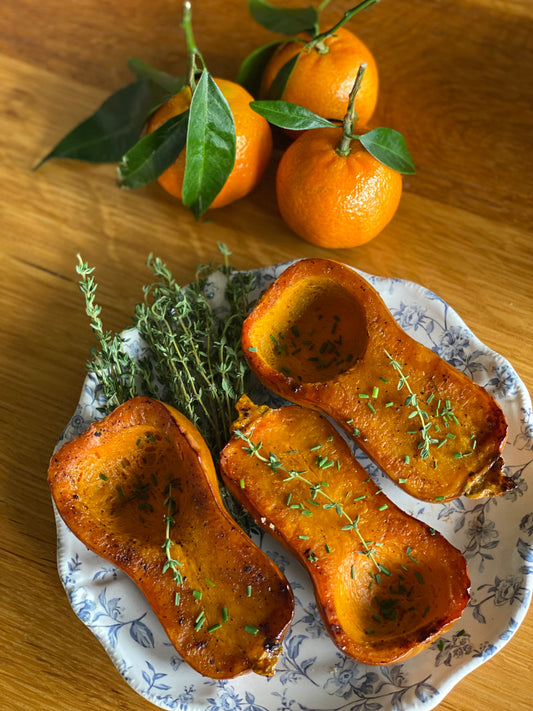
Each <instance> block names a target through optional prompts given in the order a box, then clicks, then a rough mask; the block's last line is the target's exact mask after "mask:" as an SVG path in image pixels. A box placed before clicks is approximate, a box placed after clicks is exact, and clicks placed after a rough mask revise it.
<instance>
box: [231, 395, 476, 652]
mask: <svg viewBox="0 0 533 711" xmlns="http://www.w3.org/2000/svg"><path fill="white" fill-rule="evenodd" d="M237 407H238V410H239V413H240V414H239V418H238V419H237V420H236V422H235V423H234V427H235V430H236V431H237V432H238V434H237V435H234V436H233V437H232V439H231V440H230V442H229V443H228V444H227V445H226V447H225V448H224V449H223V451H222V454H221V472H222V477H223V479H224V481H225V483H226V485H227V486H228V488H229V489H230V491H231V492H232V494H233V495H234V496H235V498H237V499H238V500H239V501H240V502H241V503H242V504H243V505H244V506H245V507H246V508H247V509H248V511H249V512H250V513H251V515H252V516H253V517H254V518H255V520H256V521H257V523H258V524H259V525H261V526H262V527H263V528H264V529H265V530H267V531H268V532H269V533H270V534H271V535H272V536H274V537H275V538H277V539H278V540H279V541H280V542H281V543H282V544H283V545H284V546H285V547H286V548H287V549H288V550H289V551H290V552H291V553H292V554H293V555H295V556H296V557H297V559H298V560H299V561H300V563H301V564H302V565H303V566H304V568H305V569H306V570H307V572H308V573H309V575H310V577H311V580H312V583H313V587H314V592H315V597H316V601H317V605H318V609H319V610H320V613H321V616H322V619H323V621H324V624H325V626H326V628H327V630H328V632H329V634H330V636H331V638H332V640H333V642H334V643H335V645H336V646H337V647H338V648H339V649H340V650H341V651H342V652H344V653H345V654H346V655H348V656H350V657H352V658H353V659H355V660H357V661H358V662H361V663H363V664H369V665H386V664H392V663H395V662H399V661H403V660H406V659H408V658H410V657H412V656H414V655H416V654H418V653H419V652H421V651H422V650H423V649H425V648H426V647H427V646H428V645H429V644H431V643H432V642H433V641H434V640H435V639H437V638H438V637H439V636H440V635H442V634H443V633H444V632H445V631H446V630H448V629H449V628H450V627H451V626H452V625H453V624H455V622H456V621H457V620H458V619H459V618H460V617H461V614H462V612H463V610H464V608H465V607H466V605H467V603H468V601H469V591H468V589H469V585H470V580H469V575H468V570H467V566H466V562H465V559H464V557H463V555H462V554H461V553H460V551H459V550H457V549H456V548H455V547H454V546H452V545H451V544H450V543H449V542H448V541H447V540H446V539H445V538H444V537H443V536H442V535H441V534H440V533H438V532H437V531H434V530H433V529H431V528H430V527H429V526H427V525H426V524H424V523H422V522H421V521H418V520H416V519H414V518H412V517H411V516H409V515H408V514H406V513H405V512H403V511H401V510H400V509H399V508H398V507H397V506H396V505H395V504H394V503H393V502H392V501H390V500H388V499H387V498H386V497H385V495H384V494H383V493H382V492H381V491H380V490H379V489H378V488H377V486H376V485H375V483H374V482H373V481H372V480H371V479H370V477H368V475H367V473H366V472H365V470H364V469H363V468H362V467H361V466H360V465H359V463H358V462H357V460H356V459H355V457H354V456H353V453H352V452H351V450H350V448H349V446H348V445H347V443H346V442H345V440H344V439H343V438H342V436H341V435H340V433H339V432H337V430H336V429H335V428H334V427H333V425H332V424H331V423H330V422H329V421H328V420H327V419H326V418H325V417H323V416H322V415H320V414H319V413H317V412H315V411H312V410H308V409H305V408H301V407H299V406H297V405H286V406H283V407H280V408H278V409H275V410H271V409H269V408H268V407H265V406H261V407H257V406H255V405H254V404H253V403H252V402H251V401H250V400H249V399H248V398H247V397H246V396H243V397H242V398H241V400H240V401H239V403H238V405H237ZM242 434H244V435H245V436H247V437H249V440H251V441H252V442H253V443H254V444H257V443H259V442H261V443H262V447H261V450H260V451H261V452H264V454H265V455H267V456H268V453H270V452H272V453H273V454H274V455H275V456H276V457H277V459H278V460H279V461H281V462H282V463H283V465H284V467H285V469H286V470H287V469H288V470H291V469H292V470H296V471H300V472H301V471H305V472H307V473H306V475H305V476H306V477H307V478H308V479H310V480H311V481H312V482H315V483H318V482H323V481H324V480H325V482H326V483H327V488H324V489H323V490H324V491H327V494H328V495H329V496H330V497H331V498H332V499H333V500H335V501H341V502H342V505H343V508H344V510H345V511H346V512H347V513H348V514H349V515H350V516H351V518H352V520H355V518H356V517H357V516H358V517H359V519H358V528H359V531H360V532H361V535H362V536H363V538H364V540H366V541H368V540H370V541H375V542H377V543H378V545H377V546H374V547H373V554H374V556H375V559H374V561H372V560H370V558H369V556H368V555H364V554H362V552H361V548H362V544H361V540H360V539H359V538H358V537H357V536H356V535H355V534H354V532H353V530H342V526H343V524H345V523H346V519H343V518H339V516H338V515H337V512H336V511H335V509H333V510H331V508H329V509H325V508H324V506H323V504H324V502H325V501H326V499H324V498H320V496H317V497H316V498H315V499H314V501H315V505H314V506H313V505H312V501H311V500H310V487H309V486H308V485H306V484H304V483H302V482H301V481H295V480H290V481H288V480H287V473H286V470H285V471H283V470H281V469H280V470H278V471H276V472H274V471H273V470H272V468H271V467H269V466H268V465H267V464H265V463H264V462H262V461H261V460H259V459H258V458H257V457H256V456H252V455H250V454H249V453H248V452H246V450H245V449H244V448H243V447H245V446H246V445H245V443H244V442H243V438H242V436H241V435H242ZM320 443H321V444H322V446H321V447H320V449H319V450H316V449H315V446H316V445H317V444H320ZM317 453H319V454H320V456H324V455H325V456H327V458H328V459H330V460H331V461H335V462H337V461H338V462H339V465H336V466H331V467H328V468H326V469H321V468H320V467H319V466H317V464H316V462H315V458H316V457H317ZM241 480H243V481H244V486H242V484H241ZM347 492H350V493H349V496H348V495H347ZM289 494H291V496H290V499H289V498H288V496H289ZM289 501H290V504H288V502H289ZM298 502H305V505H306V506H307V508H308V509H309V510H310V511H311V512H312V513H311V514H310V515H302V512H301V510H300V509H299V508H298V507H297V505H296V504H298ZM308 502H309V503H308ZM291 504H295V505H294V506H291ZM316 504H320V505H316ZM384 507H385V508H384ZM326 546H327V547H328V549H326ZM376 562H378V563H382V564H383V565H384V567H385V569H386V570H387V571H388V573H383V572H381V573H380V571H379V570H378V569H377V568H376V567H375V563H376ZM376 573H377V574H378V575H376ZM380 600H381V602H379V601H380ZM391 601H393V602H391Z"/></svg>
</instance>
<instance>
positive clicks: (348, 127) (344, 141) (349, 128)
mask: <svg viewBox="0 0 533 711" xmlns="http://www.w3.org/2000/svg"><path fill="white" fill-rule="evenodd" d="M365 70H366V63H365V62H362V63H361V64H360V66H359V69H358V71H357V76H356V77H355V81H354V83H353V87H352V90H351V92H350V98H349V100H348V110H347V111H346V115H345V117H344V120H343V122H342V138H341V140H340V141H339V145H338V146H337V148H336V149H335V150H336V152H337V154H338V155H339V156H347V155H348V154H349V153H350V145H351V142H352V139H353V138H354V135H353V127H354V123H355V121H356V114H355V97H356V96H357V92H358V91H359V87H360V86H361V82H362V81H363V76H364V73H365Z"/></svg>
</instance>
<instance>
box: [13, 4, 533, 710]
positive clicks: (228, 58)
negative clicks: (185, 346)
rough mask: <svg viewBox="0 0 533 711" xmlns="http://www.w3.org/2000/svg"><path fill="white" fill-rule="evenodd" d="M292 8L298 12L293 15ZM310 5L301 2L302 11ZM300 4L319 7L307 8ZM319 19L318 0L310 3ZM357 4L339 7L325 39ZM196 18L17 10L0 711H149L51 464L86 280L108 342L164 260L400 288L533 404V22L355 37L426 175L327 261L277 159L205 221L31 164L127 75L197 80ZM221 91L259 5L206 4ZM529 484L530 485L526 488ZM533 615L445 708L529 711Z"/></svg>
mask: <svg viewBox="0 0 533 711" xmlns="http://www.w3.org/2000/svg"><path fill="white" fill-rule="evenodd" d="M286 4H289V2H287V3H286ZM297 4H298V3H297V0H293V1H292V5H293V6H296V5H297ZM299 4H302V3H299ZM304 4H305V3H304ZM348 7H350V2H348V1H346V0H332V2H331V6H330V7H329V8H328V9H327V10H326V11H325V20H329V19H333V18H337V17H338V16H339V15H340V13H341V11H344V10H345V9H347V8H348ZM180 15H181V2H180V1H179V0H164V1H163V0H149V1H148V0H144V2H141V1H140V0H129V1H128V2H126V0H118V1H117V2H104V0H76V2H74V0H46V2H37V0H3V2H2V3H1V4H0V151H1V157H2V159H1V161H0V185H1V189H0V221H1V232H0V242H1V245H2V259H1V262H0V284H1V287H0V289H1V295H2V296H1V298H2V308H1V310H0V332H1V345H0V377H1V398H2V408H1V414H0V417H1V420H2V426H1V428H0V432H1V435H0V436H1V446H0V466H1V479H0V484H1V490H0V505H1V510H0V515H1V522H2V523H1V530H2V535H1V541H0V566H1V567H0V708H1V709H6V711H8V710H9V711H13V710H18V709H28V708H33V709H39V711H47V710H52V709H53V710H54V711H63V709H64V710H65V711H66V710H67V709H68V710H69V711H72V710H76V711H89V710H91V711H94V709H98V710H99V711H117V710H118V709H129V710H130V711H133V710H135V711H137V710H139V711H141V710H142V711H147V710H148V709H149V708H153V707H152V706H151V705H150V704H149V702H148V701H145V700H144V699H143V698H142V697H140V696H138V695H137V694H136V693H135V692H134V691H132V690H131V689H130V688H129V686H128V685H127V684H126V683H125V682H124V681H122V679H121V677H120V676H119V674H118V672H117V671H116V670H115V668H114V666H113V664H112V663H111V662H110V661H109V659H108V657H107V655H106V654H105V653H104V651H103V650H102V648H101V647H100V645H99V643H98V642H97V640H96V639H95V638H94V637H93V635H92V634H91V633H90V632H89V631H88V630H87V629H86V628H85V627H84V626H83V625H82V624H81V623H80V622H79V621H78V620H77V618H76V617H75V616H74V614H73V612H72V611H71V608H70V607H69V604H68V601H67V599H66V596H65V594H64V591H63V589H62V587H61V585H60V582H59V579H58V575H57V569H56V560H55V556H56V540H55V537H56V533H55V525H54V520H53V514H52V507H51V503H50V497H49V492H48V488H47V484H46V469H47V465H48V459H49V457H50V455H51V452H52V449H53V447H54V444H55V442H56V440H57V438H58V437H59V435H60V433H61V430H62V428H63V427H64V425H65V424H66V423H67V422H68V420H69V419H70V417H71V415H72V413H73V411H74V408H75V406H76V403H77V401H78V396H79V393H80V389H81V385H82V380H83V377H84V373H85V365H84V364H85V360H86V358H87V356H88V351H89V348H90V346H91V345H92V343H93V340H92V335H91V332H90V329H89V325H88V321H87V319H86V317H85V314H84V311H83V303H82V297H81V295H80V293H79V291H78V287H77V279H76V274H75V264H76V254H77V253H78V252H80V253H81V254H82V255H83V257H84V259H85V260H87V261H88V262H89V263H90V264H92V265H93V266H94V267H95V268H96V277H97V281H98V283H99V284H100V287H99V301H100V303H101V304H102V306H103V317H104V321H105V324H106V326H107V327H108V328H110V329H115V330H117V329H118V330H120V329H122V328H123V327H124V326H127V325H129V323H130V317H131V315H132V313H133V308H134V305H135V304H136V303H137V301H138V300H139V299H140V298H141V287H142V285H143V284H144V283H146V281H147V280H148V279H149V273H148V270H147V268H146V266H145V261H146V257H147V255H148V253H149V252H150V251H153V252H154V253H155V254H156V255H158V256H160V257H161V258H162V259H164V260H165V261H166V262H167V264H168V265H169V267H170V268H171V270H172V271H173V273H174V276H175V277H176V278H177V279H178V281H180V282H181V283H187V282H188V281H190V279H191V278H192V277H193V274H194V271H195V268H196V266H197V265H198V264H200V263H205V262H208V261H209V260H211V259H212V258H216V257H217V249H216V243H217V241H218V240H221V241H223V242H225V243H226V244H227V245H228V247H229V248H230V249H231V250H232V252H233V256H232V263H233V265H234V266H235V267H237V268H255V267H261V266H264V265H270V264H273V263H277V262H282V261H285V260H288V259H292V258H298V257H304V256H323V257H332V258H334V259H339V260H341V261H344V262H346V263H348V264H351V265H353V266H355V267H358V268H361V269H363V270H365V271H367V272H370V273H373V274H378V275H383V276H387V277H401V278H403V279H408V280H412V281H415V282H418V283H420V284H423V285H424V286H426V287H429V288H430V289H431V290H433V291H435V292H437V293H438V294H439V295H440V296H441V297H443V298H444V299H445V300H446V301H447V302H448V303H449V304H450V305H451V306H452V307H453V308H454V309H455V310H456V311H457V312H458V313H459V314H460V315H461V316H462V317H463V318H464V320H465V321H466V322H467V324H468V325H469V327H470V328H471V329H472V330H473V331H474V333H475V334H476V335H477V336H478V337H479V338H480V339H481V340H482V341H483V342H484V343H485V344H487V345H488V346H489V347H491V348H493V349H495V350H496V351H498V352H499V353H501V354H502V355H503V356H505V357H506V358H507V359H508V360H509V361H510V362H511V363H512V364H513V366H514V367H515V368H516V370H517V371H518V373H519V375H520V377H521V378H522V379H523V381H524V383H525V384H526V386H527V387H528V389H529V391H530V392H532V391H533V365H532V363H533V360H532V358H531V353H532V351H533V338H532V331H533V328H532V327H533V319H532V296H533V239H532V233H531V226H532V224H533V200H532V198H533V170H532V163H531V156H532V155H533V102H532V94H531V88H532V85H531V77H532V76H533V4H532V3H531V0H382V2H381V3H380V4H379V5H377V6H375V7H374V8H373V9H372V10H370V11H369V12H366V13H364V14H363V15H362V16H359V17H358V18H357V19H356V20H353V21H352V22H351V23H350V25H349V26H350V28H351V29H352V30H353V31H356V32H357V33H358V34H359V35H360V36H361V37H362V39H364V40H365V41H366V42H367V44H368V45H369V46H370V48H371V49H372V50H373V52H374V54H375V56H376V59H377V62H378V65H379V68H380V73H381V94H380V101H379V106H378V112H377V116H376V119H377V121H378V123H381V124H382V125H389V126H392V127H394V128H396V129H398V130H399V131H401V132H402V133H403V134H404V136H405V138H406V141H407V144H408V146H409V148H410V149H411V152H412V155H413V158H414V161H415V164H416V166H417V174H416V176H412V177H408V178H406V179H405V181H404V188H405V189H404V194H403V197H402V201H401V205H400V209H399V211H398V213H397V214H396V216H395V218H394V220H393V222H392V223H391V224H390V225H389V227H388V228H387V229H386V230H385V231H384V232H383V233H382V234H381V235H380V236H379V237H377V238H376V239H375V240H374V241H372V242H370V243H369V244H367V245H366V246H363V247H360V248H355V249H344V250H337V251H335V250H322V249H320V248H315V247H312V246H310V245H308V244H307V243H306V242H304V241H302V240H301V239H299V238H298V237H297V236H296V235H294V234H293V233H291V231H290V230H289V229H288V228H287V227H286V226H285V225H284V223H283V222H282V220H281V218H280V216H279V214H278V212H277V209H276V206H275V195H274V188H273V185H274V182H273V179H274V174H275V164H276V160H277V157H278V156H277V155H276V156H275V157H274V159H273V162H272V164H271V167H270V169H269V171H268V172H267V175H266V176H265V179H264V180H263V182H262V184H261V185H260V187H259V188H258V189H257V190H256V191H255V192H254V193H253V194H252V195H250V196H248V197H247V198H245V199H243V200H241V201H240V202H238V203H235V204H234V205H231V206H229V207H227V208H223V209H220V210H218V211H217V210H215V211H212V212H211V213H210V214H209V219H208V220H206V221H204V222H200V223H198V222H196V221H195V220H194V218H193V217H192V215H191V214H190V213H189V212H188V211H187V210H186V209H184V208H183V207H182V206H181V205H180V204H178V203H177V201H175V200H174V199H172V198H171V197H169V196H167V195H166V194H164V193H163V191H162V190H161V189H160V188H159V186H158V185H156V184H152V185H150V186H148V187H146V188H143V189H140V190H138V191H133V192H132V191H121V190H119V189H118V188H117V187H116V186H115V168H114V167H113V166H89V165H87V164H79V163H73V162H67V161H56V162H50V163H48V164H46V165H45V166H44V167H43V168H41V169H40V170H39V171H37V172H34V171H32V167H33V166H34V165H35V163H36V162H37V161H38V160H39V159H40V158H42V157H43V155H44V154H45V153H46V152H47V151H48V150H49V149H50V148H51V147H52V146H53V145H54V144H55V143H56V142H57V141H58V140H59V139H60V138H61V137H62V136H63V135H64V134H65V133H66V132H67V131H68V130H70V129H71V128H72V127H73V126H74V125H75V124H76V123H78V122H79V121H80V120H81V119H82V118H85V117H86V116H87V115H88V114H89V113H91V112H92V111H93V110H94V109H95V108H96V107H97V106H98V105H99V103H100V102H101V101H102V100H103V99H104V98H105V97H106V96H107V95H108V94H109V93H110V92H111V91H112V90H115V89H117V88H119V87H121V86H123V85H125V84H126V83H128V82H129V81H130V79H131V75H130V74H129V72H128V70H127V69H126V60H127V58H128V57H129V56H135V57H138V58H141V59H144V60H146V61H148V62H150V63H152V64H153V65H155V66H157V67H159V68H161V69H164V70H167V71H169V72H171V73H177V74H180V73H183V72H184V71H185V69H186V56H185V48H184V42H183V36H182V33H181V30H180V24H179V23H180ZM194 26H195V34H196V39H197V42H198V44H199V46H200V48H201V49H202V51H203V54H204V56H205V59H206V61H207V64H208V66H209V68H210V69H211V72H212V73H213V74H215V75H218V76H225V77H227V78H233V79H234V78H235V77H236V73H237V69H238V66H239V64H240V62H241V60H242V59H243V58H244V57H245V56H246V55H247V54H248V52H249V51H251V50H252V49H253V48H255V47H257V46H258V45H260V44H263V43H264V42H267V41H269V40H271V39H273V37H274V36H273V35H272V34H271V33H269V32H267V31H266V30H265V29H263V28H261V27H259V26H258V25H257V24H255V23H254V21H253V20H252V19H251V17H250V15H249V14H248V10H247V6H246V3H245V0H196V2H195V3H194ZM530 486H531V483H530ZM532 639H533V611H530V612H529V614H528V616H527V617H526V620H525V622H524V624H523V625H522V626H521V627H520V629H519V630H518V631H517V633H516V634H515V635H514V637H513V638H512V639H511V640H510V641H509V643H508V644H507V645H506V646H505V648H504V649H503V650H502V651H501V652H500V653H499V654H497V655H496V656H495V657H494V658H492V659H490V660H489V661H488V662H487V663H485V664H484V665H482V666H481V667H480V668H478V669H477V670H476V671H474V672H473V673H471V674H470V675H469V676H468V677H466V678H465V679H464V680H462V681H461V682H460V683H459V684H458V685H457V686H456V687H455V688H454V689H453V690H452V691H451V692H450V693H449V695H448V696H447V697H445V698H444V699H443V700H442V701H441V703H440V705H439V707H438V708H439V711H467V709H468V711H471V710H472V709H474V710H476V709H483V708H487V709H488V708H490V709H491V711H504V710H505V711H507V710H509V709H513V711H518V710H524V711H525V710H526V709H531V708H533V694H532V691H531V682H532V679H533V677H532V662H531V659H532V658H533V641H532Z"/></svg>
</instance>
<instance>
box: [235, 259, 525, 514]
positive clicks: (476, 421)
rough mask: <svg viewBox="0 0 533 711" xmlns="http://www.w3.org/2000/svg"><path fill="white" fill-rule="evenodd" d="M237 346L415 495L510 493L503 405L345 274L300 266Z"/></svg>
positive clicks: (274, 383) (329, 265)
mask: <svg viewBox="0 0 533 711" xmlns="http://www.w3.org/2000/svg"><path fill="white" fill-rule="evenodd" d="M242 344H243V349H244V353H245V355H246V358H247V360H248V363H249V365H250V368H251V369H252V371H253V372H254V373H255V374H256V376H257V377H258V378H259V380H260V381H261V382H262V383H263V384H264V385H265V386H266V387H267V388H269V389H270V390H272V391H273V392H275V393H276V394H277V395H281V396H282V397H283V398H285V399H286V400H289V401H291V402H294V403H297V404H300V405H303V406H305V407H308V408H312V409H315V410H319V411H321V412H322V413H324V414H326V415H328V416H330V417H331V418H333V419H334V420H335V421H336V422H337V423H338V425H339V426H340V427H342V428H343V430H344V431H345V432H346V433H347V434H348V435H349V436H350V437H352V438H353V439H354V440H355V442H356V443H357V444H358V446H359V447H360V448H361V449H362V450H363V451H364V452H366V454H367V455H368V456H369V457H370V458H371V459H373V460H374V462H375V463H376V464H378V465H379V466H380V467H381V468H382V470H383V471H384V472H385V473H386V474H387V475H388V476H389V477H390V478H391V479H392V480H393V481H395V482H396V483H397V484H398V485H399V486H401V487H402V488H403V489H404V490H405V491H406V492H408V493H409V494H411V495H412V496H415V497H417V498H419V499H423V500H427V501H435V500H438V501H448V500H451V499H454V498H457V497H459V496H461V495H463V494H464V495H465V496H469V497H472V498H476V497H480V496H496V495H498V494H501V493H502V492H504V491H507V490H508V489H510V488H513V486H514V482H513V480H512V479H511V478H509V477H507V476H505V475H504V474H503V472H502V467H503V460H502V456H501V452H502V448H503V445H504V443H505V440H506V437H507V423H506V420H505V416H504V414H503V412H502V410H501V408H500V407H499V405H498V404H497V403H496V401H495V400H494V399H493V398H492V396H491V395H490V394H489V393H488V392H487V391H486V390H485V389H484V388H482V387H481V386H479V385H477V384H476V383H474V382H473V381H472V380H471V379H470V378H468V377H467V376H466V375H464V374H463V373H461V372H459V371H458V370H457V369H456V368H454V367H453V366H452V365H450V364H449V363H447V362H446V361H444V360H443V359H442V358H440V357H439V356H438V355H437V354H436V353H435V352H434V351H432V350H430V349H429V348H426V347H425V346H423V345H422V344H420V343H419V342H417V341H415V340H414V339H413V338H411V337H410V336H409V335H408V334H406V333H405V331H403V329H402V328H400V326H399V325H398V324H397V322H396V321H395V320H394V318H393V316H392V315H391V313H390V311H389V309H388V308H387V306H386V304H385V303H384V301H383V299H382V298H381V297H380V295H379V294H378V292H377V291H376V290H375V289H374V288H373V287H372V286H371V284H369V283H368V281H366V280H365V279H363V278H362V277H361V276H359V275H358V274H357V273H356V272H355V271H354V270H352V269H350V268H349V267H347V266H345V265H343V264H340V263H338V262H335V261H331V260H327V259H304V260H301V261H298V262H295V263H294V264H293V265H291V266H290V267H289V268H288V269H287V270H286V271H284V272H283V273H282V274H281V275H280V277H279V278H278V279H277V280H276V281H275V282H273V283H272V284H271V286H270V287H269V288H268V289H267V290H266V292H265V293H264V295H263V297H262V298H261V299H260V301H259V303H258V304H257V306H256V307H255V308H254V309H253V311H252V313H251V314H250V315H249V316H248V318H247V319H246V320H245V322H244V326H243V333H242Z"/></svg>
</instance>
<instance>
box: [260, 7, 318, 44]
mask: <svg viewBox="0 0 533 711" xmlns="http://www.w3.org/2000/svg"><path fill="white" fill-rule="evenodd" d="M248 8H249V10H250V12H251V14H252V17H253V18H254V20H255V21H256V22H258V23H259V24H260V25H263V27H266V28H267V30H270V31H271V32H279V33H280V34H282V35H297V34H298V33H299V32H306V31H308V32H311V33H312V34H313V35H314V34H316V32H317V31H318V13H317V11H316V10H315V8H314V7H301V8H298V7H290V8H289V7H276V6H275V5H272V4H271V3H269V2H267V0H248Z"/></svg>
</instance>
